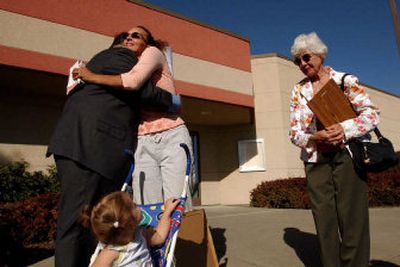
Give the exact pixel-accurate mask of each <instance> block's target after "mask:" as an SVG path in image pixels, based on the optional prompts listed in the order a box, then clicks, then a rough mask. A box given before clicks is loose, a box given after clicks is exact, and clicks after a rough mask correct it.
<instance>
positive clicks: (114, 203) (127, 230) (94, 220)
mask: <svg viewBox="0 0 400 267" xmlns="http://www.w3.org/2000/svg"><path fill="white" fill-rule="evenodd" d="M135 208H136V204H135V203H134V202H133V201H132V199H131V198H130V196H129V194H128V193H125V192H121V191H120V192H114V193H111V194H109V195H106V196H105V197H103V198H102V199H101V200H100V202H99V203H98V204H97V205H96V206H94V207H93V209H91V207H90V206H85V207H84V208H83V210H82V213H81V217H80V222H81V224H82V225H83V226H84V227H86V228H90V229H91V230H92V232H93V234H94V236H95V237H96V238H97V240H99V241H100V242H102V243H103V244H113V245H126V244H128V243H129V242H130V241H132V240H133V239H134V234H135V229H136V227H137V225H138V223H139V222H138V221H136V220H135V217H134V216H133V210H134V209H135Z"/></svg>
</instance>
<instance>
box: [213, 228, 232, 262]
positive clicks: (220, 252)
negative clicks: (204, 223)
mask: <svg viewBox="0 0 400 267" xmlns="http://www.w3.org/2000/svg"><path fill="white" fill-rule="evenodd" d="M210 230H211V235H212V238H213V241H214V246H215V252H216V253H217V258H218V262H219V266H220V267H226V266H227V265H228V257H226V255H225V254H226V237H225V230H226V229H225V228H212V227H210Z"/></svg>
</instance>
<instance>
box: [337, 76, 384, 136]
mask: <svg viewBox="0 0 400 267" xmlns="http://www.w3.org/2000/svg"><path fill="white" fill-rule="evenodd" d="M349 75H351V74H350V73H345V74H343V76H342V83H341V84H340V89H342V92H343V94H344V79H345V78H346V76H349ZM346 98H347V97H346ZM347 100H348V99H347ZM349 102H350V100H349ZM350 106H351V108H352V109H353V110H354V112H355V109H354V108H353V105H351V103H350ZM356 113H357V112H356ZM374 133H375V134H376V137H377V138H378V140H379V139H381V138H383V135H382V133H381V131H379V129H378V126H377V127H375V129H374Z"/></svg>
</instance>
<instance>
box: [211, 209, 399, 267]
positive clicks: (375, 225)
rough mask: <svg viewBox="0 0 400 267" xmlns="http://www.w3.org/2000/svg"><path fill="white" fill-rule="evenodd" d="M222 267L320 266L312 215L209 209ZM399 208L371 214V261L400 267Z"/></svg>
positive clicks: (375, 264)
mask: <svg viewBox="0 0 400 267" xmlns="http://www.w3.org/2000/svg"><path fill="white" fill-rule="evenodd" d="M205 210H206V213H207V219H208V224H209V225H210V227H211V228H212V234H213V238H214V244H215V247H216V251H217V255H218V259H219V263H220V266H229V267H250V266H260V267H261V266H271V267H286V266H288V267H297V266H307V267H316V266H320V264H319V261H318V241H317V236H316V233H315V229H314V222H313V219H312V215H311V211H309V210H293V209H263V208H249V207H239V206H215V207H205ZM399 225H400V208H372V209H370V229H371V262H372V263H373V265H372V266H374V267H378V266H379V267H394V266H400V229H399Z"/></svg>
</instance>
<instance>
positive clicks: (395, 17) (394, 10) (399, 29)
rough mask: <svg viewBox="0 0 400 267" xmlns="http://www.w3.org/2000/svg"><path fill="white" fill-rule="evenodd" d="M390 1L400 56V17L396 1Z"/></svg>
mask: <svg viewBox="0 0 400 267" xmlns="http://www.w3.org/2000/svg"><path fill="white" fill-rule="evenodd" d="M388 1H389V7H390V12H391V13H392V17H393V25H394V31H395V34H396V41H397V49H398V52H399V55H400V23H399V16H398V14H397V6H396V0H388Z"/></svg>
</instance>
